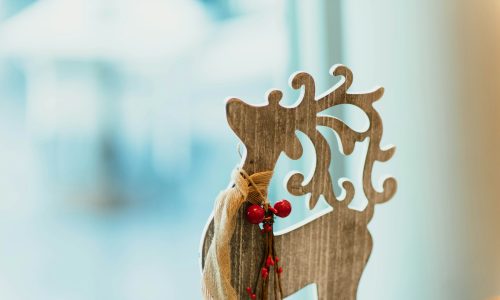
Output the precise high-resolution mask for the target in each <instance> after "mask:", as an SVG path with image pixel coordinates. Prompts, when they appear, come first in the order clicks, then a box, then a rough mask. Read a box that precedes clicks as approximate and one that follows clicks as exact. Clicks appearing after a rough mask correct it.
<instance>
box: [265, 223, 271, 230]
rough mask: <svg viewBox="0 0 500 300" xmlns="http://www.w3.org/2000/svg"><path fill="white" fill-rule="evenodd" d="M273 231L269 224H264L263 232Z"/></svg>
mask: <svg viewBox="0 0 500 300" xmlns="http://www.w3.org/2000/svg"><path fill="white" fill-rule="evenodd" d="M271 230H273V226H271V225H270V224H267V223H266V224H264V232H269V231H271Z"/></svg>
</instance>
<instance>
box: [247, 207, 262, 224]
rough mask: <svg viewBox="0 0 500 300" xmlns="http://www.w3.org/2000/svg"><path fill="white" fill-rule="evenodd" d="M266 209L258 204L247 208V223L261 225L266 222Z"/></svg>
mask: <svg viewBox="0 0 500 300" xmlns="http://www.w3.org/2000/svg"><path fill="white" fill-rule="evenodd" d="M264 213H265V212H264V209H263V208H262V207H260V206H259V205H257V204H252V205H250V206H249V207H247V221H248V222H250V223H252V224H259V223H261V222H262V221H263V220H264Z"/></svg>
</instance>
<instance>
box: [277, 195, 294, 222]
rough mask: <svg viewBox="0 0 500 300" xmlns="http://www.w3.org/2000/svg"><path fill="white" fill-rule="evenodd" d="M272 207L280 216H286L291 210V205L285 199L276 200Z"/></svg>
mask: <svg viewBox="0 0 500 300" xmlns="http://www.w3.org/2000/svg"><path fill="white" fill-rule="evenodd" d="M274 208H275V209H276V210H277V211H278V212H277V213H276V215H277V216H278V217H280V218H286V217H288V215H289V214H290V213H291V212H292V205H291V204H290V202H288V201H287V200H285V199H283V200H281V201H278V202H276V203H275V204H274Z"/></svg>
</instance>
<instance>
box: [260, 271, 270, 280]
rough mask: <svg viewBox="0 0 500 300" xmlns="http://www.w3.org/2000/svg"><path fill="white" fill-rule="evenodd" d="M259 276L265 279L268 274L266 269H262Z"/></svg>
mask: <svg viewBox="0 0 500 300" xmlns="http://www.w3.org/2000/svg"><path fill="white" fill-rule="evenodd" d="M261 275H262V278H263V279H266V278H267V275H269V272H268V271H267V269H266V268H262V271H261Z"/></svg>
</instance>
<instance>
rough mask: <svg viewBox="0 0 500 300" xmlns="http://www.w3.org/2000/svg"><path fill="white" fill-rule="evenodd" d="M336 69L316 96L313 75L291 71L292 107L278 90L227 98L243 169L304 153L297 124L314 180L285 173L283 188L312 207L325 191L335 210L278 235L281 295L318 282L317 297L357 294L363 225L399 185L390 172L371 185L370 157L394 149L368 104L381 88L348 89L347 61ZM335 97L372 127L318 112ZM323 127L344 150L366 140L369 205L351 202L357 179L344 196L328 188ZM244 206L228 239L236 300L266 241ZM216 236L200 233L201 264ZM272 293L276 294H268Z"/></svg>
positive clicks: (365, 236) (367, 239)
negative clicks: (311, 156) (258, 97)
mask: <svg viewBox="0 0 500 300" xmlns="http://www.w3.org/2000/svg"><path fill="white" fill-rule="evenodd" d="M331 73H332V75H334V76H341V78H342V79H341V80H340V82H339V84H337V85H336V86H335V87H333V88H332V89H331V90H329V91H327V92H326V93H325V94H323V95H322V96H319V97H317V96H316V91H315V83H314V80H313V78H312V76H311V75H309V74H308V73H304V72H300V73H296V74H294V75H292V77H291V86H292V88H294V89H301V88H302V89H303V94H302V96H301V97H302V98H301V99H300V101H299V102H298V104H297V105H296V106H293V107H283V106H281V105H280V104H279V101H280V100H281V97H282V93H281V91H278V90H274V91H271V92H270V93H269V94H268V103H267V104H266V105H263V106H252V105H248V104H246V103H245V102H243V101H242V100H239V99H230V100H229V101H228V102H227V106H226V111H227V120H228V122H229V125H230V126H231V128H232V130H233V131H234V132H235V133H236V134H237V136H238V137H239V138H240V139H241V141H242V142H243V143H244V144H245V147H246V150H247V151H246V156H245V158H244V159H243V169H244V170H246V171H247V172H248V173H249V174H253V173H256V172H262V171H268V170H273V169H274V167H275V164H276V161H277V159H278V157H279V155H280V153H282V152H285V154H286V155H287V156H288V157H290V158H291V159H299V158H300V157H301V156H302V152H303V150H302V146H301V144H300V142H299V140H298V138H297V136H296V131H297V130H298V131H301V132H303V133H304V134H306V135H307V136H308V137H309V139H310V140H311V142H312V143H313V145H314V147H315V150H316V166H315V171H314V175H313V177H312V179H311V180H309V181H308V182H304V176H303V174H300V173H294V174H293V175H292V176H290V178H289V179H288V183H287V188H288V191H289V192H290V193H292V194H294V195H309V196H310V197H309V199H310V202H309V206H310V208H314V206H315V205H316V203H317V201H318V199H319V197H320V196H321V195H323V196H324V198H325V199H326V201H327V202H328V204H329V205H331V206H332V208H333V211H332V212H330V213H327V214H325V215H322V216H321V217H319V218H317V219H315V220H313V221H312V222H309V223H307V224H305V225H304V226H302V227H299V228H297V229H295V230H293V231H291V232H288V233H286V234H283V235H280V236H276V240H275V241H276V248H277V252H278V253H279V254H280V255H279V256H280V258H281V262H282V265H283V269H284V270H285V271H284V272H283V274H282V283H283V289H284V295H285V296H288V295H291V294H293V293H295V292H296V291H298V290H300V289H301V288H303V287H305V286H306V285H308V284H311V283H316V284H317V287H318V294H319V295H318V296H319V299H355V298H356V292H357V287H358V283H359V280H360V277H361V274H362V272H363V269H364V267H365V265H366V262H367V260H368V257H369V255H370V253H371V249H372V239H371V235H370V233H369V231H368V229H367V224H368V223H369V221H370V220H371V218H372V216H373V213H374V206H375V204H378V203H382V202H385V201H387V200H389V199H390V198H391V197H392V196H393V195H394V193H395V192H396V186H397V185H396V181H395V179H394V178H388V179H386V180H385V181H384V183H383V190H382V191H380V192H379V191H376V190H375V188H374V187H373V184H372V169H373V164H374V163H375V161H380V162H384V161H387V160H389V159H390V158H391V156H392V155H393V154H394V151H395V148H390V149H387V150H382V149H381V148H380V140H381V137H382V121H381V119H380V116H379V114H378V113H377V111H376V110H375V109H374V108H373V102H375V101H376V100H378V99H380V98H381V97H382V95H383V89H382V88H379V89H376V90H374V91H371V92H367V93H350V92H348V89H349V87H350V85H351V83H352V79H353V76H352V72H351V71H350V70H349V69H348V68H347V67H345V66H342V65H337V66H334V67H332V69H331ZM339 104H349V105H354V106H356V107H358V108H360V109H361V110H362V111H363V112H364V113H365V114H366V115H367V117H368V119H369V121H370V126H369V128H368V129H367V130H366V131H364V132H357V131H355V130H353V129H351V128H350V127H349V126H347V125H346V124H345V123H344V122H342V121H341V120H340V119H337V118H334V117H331V116H326V115H322V114H320V113H321V112H323V111H324V110H326V109H328V108H330V107H333V106H335V105H339ZM319 126H323V127H328V128H331V129H332V130H333V131H334V132H335V133H336V134H337V135H338V137H339V139H340V141H341V143H342V151H343V154H345V155H349V154H351V153H352V152H353V150H354V147H355V144H356V142H361V141H364V140H365V139H368V140H369V145H368V150H367V154H366V158H365V163H364V169H363V191H364V194H365V196H366V199H367V200H368V205H367V207H366V208H365V209H364V210H363V211H361V212H360V211H356V210H353V209H350V208H349V207H348V205H349V204H350V202H351V200H352V199H353V197H354V193H355V191H354V186H353V184H352V183H351V182H350V181H344V182H343V183H342V187H343V188H344V189H345V191H346V193H345V195H346V196H345V197H344V198H343V199H337V197H336V196H335V193H334V192H333V185H332V177H331V174H330V172H329V167H330V164H331V151H330V147H329V144H328V142H327V140H326V139H325V137H324V136H323V135H322V134H321V133H320V132H319V131H318V130H317V127H319ZM245 209H246V207H242V208H241V209H240V212H239V215H240V216H239V218H238V221H237V224H236V230H235V233H234V235H233V238H232V241H231V261H232V270H233V273H232V274H233V277H232V284H233V286H234V288H235V289H236V290H237V291H238V293H239V294H240V298H241V299H245V298H247V297H248V296H247V295H246V292H245V287H247V286H249V285H251V283H253V282H254V281H255V278H256V276H258V274H259V271H258V270H257V268H259V263H260V261H259V260H260V258H261V256H262V253H263V243H262V238H261V233H260V230H259V228H258V227H257V226H255V225H251V224H249V223H247V222H246V221H245V218H244V212H245ZM212 236H213V224H212V223H211V224H210V225H209V226H208V228H207V231H206V233H205V235H204V237H203V243H202V245H203V246H202V266H203V264H204V257H205V255H206V252H207V250H208V248H209V246H210V241H211V239H212ZM270 299H273V297H272V295H271V297H270Z"/></svg>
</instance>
